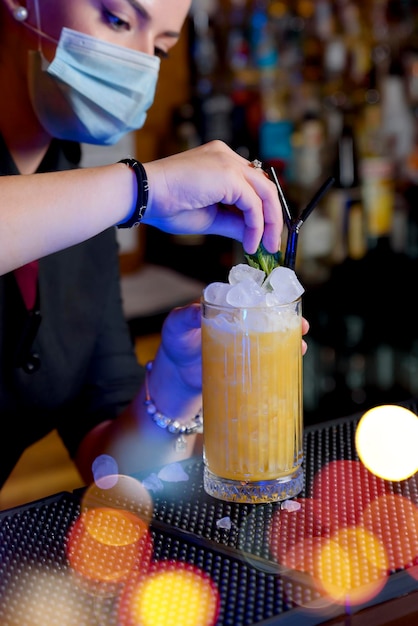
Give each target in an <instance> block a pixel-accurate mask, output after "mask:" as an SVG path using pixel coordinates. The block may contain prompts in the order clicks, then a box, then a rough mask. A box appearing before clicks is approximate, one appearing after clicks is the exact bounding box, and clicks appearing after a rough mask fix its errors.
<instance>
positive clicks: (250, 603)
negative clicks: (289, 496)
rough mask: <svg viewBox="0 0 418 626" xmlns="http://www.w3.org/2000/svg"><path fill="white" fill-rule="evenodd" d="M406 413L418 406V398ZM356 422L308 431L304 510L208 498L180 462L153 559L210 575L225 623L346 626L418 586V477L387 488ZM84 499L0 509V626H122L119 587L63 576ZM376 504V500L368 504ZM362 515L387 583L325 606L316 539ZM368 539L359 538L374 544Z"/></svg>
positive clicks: (62, 497) (365, 561)
mask: <svg viewBox="0 0 418 626" xmlns="http://www.w3.org/2000/svg"><path fill="white" fill-rule="evenodd" d="M408 408H411V409H413V410H414V411H415V412H416V406H415V405H411V404H409V407H408ZM359 417H360V416H353V417H351V418H348V419H342V420H336V421H333V422H328V423H326V424H321V425H320V426H317V427H309V428H307V429H306V431H305V436H304V459H305V460H304V469H305V488H304V491H303V493H301V494H300V496H299V497H298V498H297V499H296V500H295V502H296V503H297V505H298V506H299V508H298V509H297V510H293V511H291V510H284V509H283V507H282V506H281V505H280V504H263V505H244V504H232V503H227V502H223V501H220V500H215V499H214V498H211V497H210V496H207V495H206V494H205V493H204V490H203V486H202V472H203V467H202V463H201V461H200V460H190V461H187V462H184V463H182V465H183V467H184V470H185V472H186V473H187V475H188V477H189V478H188V480H187V481H184V482H178V483H164V487H163V489H162V490H161V491H158V492H157V493H155V494H153V500H154V503H153V505H154V508H153V520H152V523H151V530H152V539H153V559H154V560H156V561H163V560H175V561H180V562H184V563H190V564H193V565H194V566H196V567H197V568H199V569H200V570H202V571H204V572H205V573H206V574H207V575H209V576H210V577H211V579H212V581H213V582H214V584H215V586H216V588H217V590H218V592H219V597H220V609H219V616H218V620H217V622H216V623H217V625H218V626H221V625H222V626H227V625H228V626H240V625H242V626H247V625H251V624H258V625H266V626H267V625H272V624H290V625H292V624H294V625H295V626H300V625H301V626H305V625H306V626H310V625H315V624H323V623H325V622H327V621H329V622H330V623H331V622H332V623H333V624H334V623H335V624H346V623H347V622H345V621H338V619H339V618H341V619H342V620H344V619H346V618H347V614H348V613H350V614H351V615H353V614H355V613H357V614H360V612H362V611H364V610H368V607H376V606H378V605H379V606H385V605H384V604H383V603H385V602H388V601H389V600H393V599H394V598H398V597H400V596H402V595H404V594H405V593H407V592H411V593H412V592H415V591H416V590H417V589H418V582H417V579H418V573H417V572H416V570H417V564H418V556H417V555H418V514H417V515H415V517H414V515H412V516H411V514H410V508H411V509H414V507H415V506H418V479H417V477H416V476H414V477H413V478H411V479H409V480H407V481H403V482H401V483H390V482H387V481H383V480H381V479H378V478H376V477H374V476H372V475H371V474H370V473H368V472H367V470H365V468H364V467H363V466H362V465H361V464H360V462H359V460H358V458H357V456H356V453H355V449H354V435H355V429H356V425H357V422H358V419H359ZM82 494H83V491H82V490H80V491H77V492H74V493H72V494H70V493H61V494H57V495H55V496H52V497H50V498H48V499H45V500H42V501H37V502H34V503H30V504H28V505H26V506H23V507H18V508H15V509H12V510H9V511H4V512H1V513H0V623H1V624H2V626H8V625H9V624H10V625H11V626H15V625H17V624H18V625H19V626H24V624H30V625H31V626H37V624H43V625H44V626H50V625H52V624H59V625H60V626H72V625H73V624H74V625H77V626H81V625H84V624H86V625H90V624H100V625H101V626H108V625H109V626H114V625H116V624H118V618H117V602H118V597H117V596H116V595H115V593H113V594H111V593H102V594H100V593H98V592H95V593H94V594H92V593H91V592H90V591H88V592H87V591H86V590H85V589H83V587H82V585H80V584H79V581H78V582H74V580H73V579H71V577H70V578H69V577H68V576H67V574H68V570H69V565H68V563H67V560H66V555H65V548H64V545H65V542H66V540H67V536H68V530H69V528H70V527H71V525H72V524H73V522H74V521H75V520H76V518H77V516H78V515H79V513H80V499H81V497H82ZM383 496H384V497H383ZM378 501H379V502H380V503H381V504H380V505H379V506H376V505H375V504H373V503H374V502H378ZM409 505H410V506H409ZM118 506H120V503H118ZM127 507H129V503H127ZM371 512H372V513H373V515H372V514H371ZM365 520H366V522H367V524H366V527H367V529H368V530H369V531H370V532H371V531H373V532H376V533H377V534H378V536H379V537H380V538H381V539H382V541H383V542H384V545H385V548H386V552H387V559H388V561H387V573H386V578H385V579H384V584H383V585H382V586H381V588H379V589H377V590H376V591H375V593H373V594H371V596H370V598H367V599H366V598H365V599H364V601H361V602H359V603H358V604H356V605H354V606H353V607H352V608H351V609H348V608H347V607H344V605H343V603H341V602H338V603H335V602H333V603H331V604H330V603H329V601H328V600H326V594H324V590H323V588H321V587H319V586H318V584H316V582H315V576H314V574H315V564H314V561H315V559H314V554H315V545H316V543H317V540H318V539H319V538H321V537H322V538H324V537H325V538H327V537H331V536H332V533H333V532H335V530H336V529H342V531H343V532H344V533H346V532H348V531H347V529H351V528H355V527H356V525H358V524H359V522H361V521H362V522H363V523H364V521H365ZM345 536H346V539H347V535H345ZM367 536H368V535H367ZM362 537H363V538H360V539H359V538H358V537H356V542H357V543H360V544H361V542H362V541H366V543H367V538H366V539H364V534H363V535H362ZM361 547H362V546H361V545H360V548H361ZM327 555H328V558H329V561H330V562H327ZM359 555H360V556H358V558H357V560H355V563H354V568H357V570H356V571H354V573H352V576H353V580H354V581H355V580H356V576H357V578H358V580H359V582H358V583H357V584H358V587H359V589H360V590H361V589H362V587H363V585H364V586H365V587H366V588H367V585H368V583H369V579H368V578H367V574H365V573H364V572H365V571H366V570H367V568H369V569H370V557H368V556H367V554H366V553H365V551H364V550H363V551H362V550H360V551H359ZM322 559H323V568H325V570H326V568H327V567H329V568H331V567H335V554H333V553H332V552H329V553H324V555H323V557H322ZM372 560H373V559H372ZM340 567H341V564H340ZM372 569H373V567H372V568H371V570H372ZM342 575H343V576H344V571H343V572H342ZM370 576H371V580H372V581H373V580H374V578H373V575H372V572H371V574H370ZM40 584H42V589H43V592H44V591H45V589H47V590H48V603H47V608H45V604H43V605H42V611H43V615H36V610H37V609H36V606H37V603H36V595H37V594H38V593H39V585H40ZM167 593H168V594H169V593H170V590H167ZM48 611H51V615H52V616H49V615H47V612H48ZM385 614H386V615H387V612H386V613H385ZM25 616H26V617H25ZM58 616H61V617H58ZM344 616H345V617H344ZM54 620H56V621H54ZM333 620H337V621H335V622H334V621H333ZM348 623H350V622H348ZM376 623H377V622H376ZM379 623H380V622H379ZM382 623H383V622H382ZM385 623H386V622H385ZM388 623H389V622H388ZM414 623H415V622H414ZM179 626H181V624H179Z"/></svg>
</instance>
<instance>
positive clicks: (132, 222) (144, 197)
mask: <svg viewBox="0 0 418 626" xmlns="http://www.w3.org/2000/svg"><path fill="white" fill-rule="evenodd" d="M118 163H126V165H127V166H128V167H130V168H131V169H132V170H133V171H134V172H135V176H136V181H137V183H138V195H137V198H136V206H135V209H134V212H133V214H132V215H131V217H130V218H129V219H128V220H127V221H126V222H122V223H121V224H117V227H118V228H132V227H133V226H139V225H140V223H141V221H142V219H143V217H144V215H145V211H146V210H147V205H148V190H149V185H148V179H147V174H146V171H145V168H144V166H143V165H142V163H140V162H139V161H137V160H136V159H131V158H129V159H121V160H120V161H118Z"/></svg>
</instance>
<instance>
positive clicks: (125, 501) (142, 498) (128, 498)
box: [81, 474, 154, 526]
mask: <svg viewBox="0 0 418 626" xmlns="http://www.w3.org/2000/svg"><path fill="white" fill-rule="evenodd" d="M96 507H104V508H106V507H110V508H112V509H118V508H119V509H121V510H126V511H130V512H131V513H134V514H135V515H136V516H137V517H139V518H140V519H142V521H143V522H144V523H145V524H146V525H147V526H149V523H150V521H151V518H152V514H153V508H154V503H153V500H152V497H151V495H150V493H149V491H148V490H147V489H146V488H145V487H144V485H143V484H142V483H141V482H140V481H139V480H136V479H135V478H133V477H132V476H125V475H124V474H120V475H116V476H114V475H109V476H106V477H102V478H101V479H100V481H99V482H98V483H93V484H92V485H90V486H89V487H88V488H87V489H86V490H85V492H84V494H83V497H82V500H81V512H82V513H83V512H85V511H88V510H89V509H91V508H96Z"/></svg>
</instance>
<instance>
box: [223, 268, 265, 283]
mask: <svg viewBox="0 0 418 626" xmlns="http://www.w3.org/2000/svg"><path fill="white" fill-rule="evenodd" d="M265 277H266V275H265V273H264V272H263V270H259V269H257V268H256V267H251V265H247V264H246V263H238V265H234V266H233V267H231V269H230V272H229V275H228V281H229V284H230V285H236V284H237V283H241V282H242V281H243V280H247V279H248V278H250V279H251V280H253V281H254V282H255V283H257V285H262V284H263V281H264V279H265Z"/></svg>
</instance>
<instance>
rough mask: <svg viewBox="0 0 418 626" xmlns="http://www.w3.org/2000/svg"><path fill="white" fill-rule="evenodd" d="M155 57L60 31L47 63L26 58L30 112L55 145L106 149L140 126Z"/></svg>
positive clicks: (153, 82) (37, 55) (152, 85)
mask: <svg viewBox="0 0 418 626" xmlns="http://www.w3.org/2000/svg"><path fill="white" fill-rule="evenodd" d="M159 69H160V59H159V57H156V56H152V55H150V54H145V53H143V52H138V51H136V50H131V49H129V48H124V47H123V46H118V45H115V44H111V43H107V42H105V41H102V40H100V39H96V38H95V37H91V36H90V35H85V34H84V33H80V32H78V31H74V30H70V29H68V28H63V29H62V32H61V36H60V40H59V42H58V46H57V49H56V53H55V58H54V59H53V61H52V63H50V64H49V63H48V62H47V61H46V59H45V58H44V56H43V55H42V53H41V51H39V50H38V51H32V52H30V53H29V72H28V76H29V92H30V97H31V101H32V106H33V108H34V110H35V113H36V115H37V117H38V119H39V121H40V122H41V124H42V126H43V127H44V128H45V129H46V130H47V131H48V133H49V134H50V135H51V136H53V137H57V138H58V139H69V140H73V141H79V142H84V143H92V144H100V145H111V144H114V143H116V142H117V141H118V140H119V139H120V138H121V137H122V136H123V135H125V134H126V133H128V132H130V131H132V130H137V129H138V128H141V127H142V126H143V125H144V122H145V119H146V112H147V110H148V109H149V107H150V106H151V104H152V103H153V101H154V95H155V89H156V86H157V80H158V72H159Z"/></svg>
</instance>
